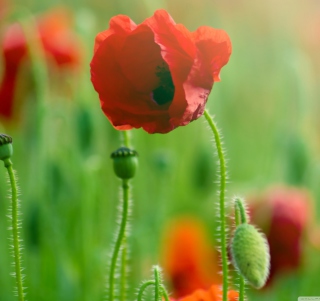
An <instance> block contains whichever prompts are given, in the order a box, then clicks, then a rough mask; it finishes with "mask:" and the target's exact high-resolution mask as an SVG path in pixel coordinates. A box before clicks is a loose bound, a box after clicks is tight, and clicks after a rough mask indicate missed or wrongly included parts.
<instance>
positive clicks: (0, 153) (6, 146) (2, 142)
mask: <svg viewBox="0 0 320 301" xmlns="http://www.w3.org/2000/svg"><path fill="white" fill-rule="evenodd" d="M12 154H13V148H12V138H11V137H10V136H8V135H6V134H0V160H3V161H4V160H5V159H8V158H10V157H11V156H12Z"/></svg>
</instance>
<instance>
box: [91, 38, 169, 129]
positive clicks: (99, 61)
mask: <svg viewBox="0 0 320 301" xmlns="http://www.w3.org/2000/svg"><path fill="white" fill-rule="evenodd" d="M124 43H125V36H120V35H111V36H110V37H109V38H108V39H107V40H105V41H103V43H102V44H101V45H100V47H99V49H98V50H97V51H96V53H95V55H94V57H93V59H92V61H91V80H92V83H93V85H94V87H95V89H96V91H97V92H98V93H99V96H100V101H101V106H102V110H103V111H104V113H105V114H106V116H107V117H108V118H109V120H110V121H111V123H112V124H113V125H114V126H115V127H116V128H118V129H130V128H132V127H135V128H140V127H143V129H144V130H146V131H147V132H149V133H154V132H169V131H170V130H172V126H171V124H170V122H169V120H170V117H169V115H168V110H167V109H168V107H167V106H165V105H164V106H159V105H157V104H156V103H155V102H153V101H152V100H151V96H150V93H141V92H138V91H137V90H136V89H135V87H134V86H133V85H132V84H131V83H130V81H129V80H128V79H127V78H126V77H125V76H124V74H123V72H122V69H121V67H120V65H119V63H118V61H120V59H121V57H119V56H120V49H121V48H122V46H123V45H124Z"/></svg>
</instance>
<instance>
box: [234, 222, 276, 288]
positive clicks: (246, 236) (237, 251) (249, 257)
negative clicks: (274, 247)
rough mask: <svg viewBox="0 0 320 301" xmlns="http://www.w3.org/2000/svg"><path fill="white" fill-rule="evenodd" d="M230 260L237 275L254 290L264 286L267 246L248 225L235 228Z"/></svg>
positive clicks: (259, 235) (260, 235)
mask: <svg viewBox="0 0 320 301" xmlns="http://www.w3.org/2000/svg"><path fill="white" fill-rule="evenodd" d="M231 255H232V260H233V263H234V265H235V267H236V268H237V270H238V271H239V273H240V274H241V275H242V276H243V277H244V278H245V279H246V280H247V281H248V283H250V284H251V285H252V286H253V287H255V288H261V287H263V286H264V285H265V283H266V281H267V279H268V276H269V270H270V252H269V245H268V242H267V240H266V238H265V237H264V235H263V234H262V233H260V232H259V231H258V230H257V229H256V228H255V227H254V226H252V225H250V224H241V225H239V226H238V227H237V229H236V231H235V234H234V237H233V240H232V243H231Z"/></svg>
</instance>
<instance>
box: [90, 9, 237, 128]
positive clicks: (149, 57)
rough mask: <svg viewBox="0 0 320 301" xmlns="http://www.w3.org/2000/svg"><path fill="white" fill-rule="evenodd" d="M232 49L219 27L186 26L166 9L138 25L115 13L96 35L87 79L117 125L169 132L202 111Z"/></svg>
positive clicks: (110, 118)
mask: <svg viewBox="0 0 320 301" xmlns="http://www.w3.org/2000/svg"><path fill="white" fill-rule="evenodd" d="M230 54H231V42H230V39H229V36H228V35H227V33H226V32H224V31H223V30H218V29H214V28H210V27H207V26H202V27H200V28H198V29H197V30H196V31H195V32H189V31H188V30H187V29H186V28H185V27H184V26H183V25H181V24H176V23H175V22H174V21H173V19H172V18H171V16H170V15H169V14H168V13H167V12H166V11H165V10H158V11H156V12H155V13H154V15H153V16H152V17H150V18H148V19H146V20H145V21H144V22H143V23H141V24H139V25H136V24H135V23H134V22H133V21H132V20H131V19H130V18H129V17H127V16H123V15H119V16H115V17H113V18H112V19H111V20H110V28H109V29H108V30H105V31H103V32H101V33H99V34H98V35H97V37H96V40H95V46H94V55H93V59H92V61H91V80H92V83H93V85H94V88H95V90H96V91H97V92H98V93H99V97H100V102H101V106H102V110H103V112H104V114H105V115H106V116H107V117H108V119H109V120H110V122H111V123H112V124H113V126H114V127H115V128H116V129H118V130H128V129H131V128H140V127H142V128H143V129H144V130H145V131H147V132H148V133H167V132H170V131H172V130H173V129H175V128H176V127H178V126H183V125H187V124H188V123H189V122H191V121H193V120H195V119H197V118H199V117H200V116H201V115H202V114H203V111H204V108H205V104H206V102H207V99H208V95H209V93H210V91H211V89H212V86H213V83H214V81H219V73H220V69H221V68H222V67H223V66H224V65H225V64H226V63H227V62H228V60H229V57H230Z"/></svg>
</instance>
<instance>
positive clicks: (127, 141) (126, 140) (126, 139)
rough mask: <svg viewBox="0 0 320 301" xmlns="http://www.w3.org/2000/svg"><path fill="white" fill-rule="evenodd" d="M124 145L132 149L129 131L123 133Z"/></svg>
mask: <svg viewBox="0 0 320 301" xmlns="http://www.w3.org/2000/svg"><path fill="white" fill-rule="evenodd" d="M123 143H124V146H125V147H127V148H130V133H129V131H123Z"/></svg>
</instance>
